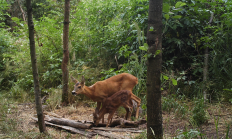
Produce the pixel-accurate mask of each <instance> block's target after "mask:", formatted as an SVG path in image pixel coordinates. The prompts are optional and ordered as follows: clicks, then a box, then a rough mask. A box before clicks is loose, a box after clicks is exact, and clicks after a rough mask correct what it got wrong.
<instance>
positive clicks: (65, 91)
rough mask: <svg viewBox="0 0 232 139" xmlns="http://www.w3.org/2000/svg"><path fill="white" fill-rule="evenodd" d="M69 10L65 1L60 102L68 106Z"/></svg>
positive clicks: (67, 2) (68, 2)
mask: <svg viewBox="0 0 232 139" xmlns="http://www.w3.org/2000/svg"><path fill="white" fill-rule="evenodd" d="M69 9H70V0H65V13H64V30H63V61H62V67H61V68H62V73H63V77H62V79H63V93H62V102H63V104H64V105H66V104H68V77H69V75H68V61H69V48H68V41H69V38H68V36H69V12H70V11H69Z"/></svg>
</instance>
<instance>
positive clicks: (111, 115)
mask: <svg viewBox="0 0 232 139" xmlns="http://www.w3.org/2000/svg"><path fill="white" fill-rule="evenodd" d="M115 111H116V110H114V111H112V112H111V113H110V114H109V116H108V121H107V124H106V127H108V126H109V124H110V123H111V122H112V118H113V116H114V113H115Z"/></svg>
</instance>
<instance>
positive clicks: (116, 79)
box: [71, 73, 141, 123]
mask: <svg viewBox="0 0 232 139" xmlns="http://www.w3.org/2000/svg"><path fill="white" fill-rule="evenodd" d="M71 78H72V80H73V81H74V82H75V83H76V84H75V85H74V90H73V91H72V94H73V95H78V94H84V95H86V96H87V97H89V98H90V99H92V100H93V101H95V102H97V108H96V109H95V113H96V114H97V113H98V112H99V109H100V106H101V104H102V102H103V100H104V99H106V98H108V97H110V96H112V95H113V94H115V93H116V92H118V91H120V90H128V91H130V92H132V90H133V88H134V86H135V85H136V84H137V83H138V78H136V77H135V76H133V75H131V74H129V73H121V74H118V75H115V76H113V77H110V78H108V79H106V80H103V81H98V82H96V83H95V84H93V85H92V86H89V87H88V86H85V79H84V76H82V80H81V82H78V81H77V80H76V79H75V78H73V77H71ZM131 99H133V100H135V101H136V102H137V104H138V105H137V110H136V115H135V118H138V114H139V107H140V103H141V99H140V98H139V97H137V96H135V95H134V94H133V93H132V95H131ZM130 104H132V100H130ZM125 109H126V116H125V118H126V119H130V117H131V111H130V110H129V109H128V108H127V107H125ZM102 122H103V123H104V118H103V119H102Z"/></svg>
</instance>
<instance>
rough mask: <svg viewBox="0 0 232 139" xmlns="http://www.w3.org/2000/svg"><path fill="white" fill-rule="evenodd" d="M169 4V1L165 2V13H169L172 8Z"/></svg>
mask: <svg viewBox="0 0 232 139" xmlns="http://www.w3.org/2000/svg"><path fill="white" fill-rule="evenodd" d="M169 7H170V6H169V4H168V3H164V4H163V12H164V13H168V12H169V11H170V8H169Z"/></svg>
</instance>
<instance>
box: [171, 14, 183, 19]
mask: <svg viewBox="0 0 232 139" xmlns="http://www.w3.org/2000/svg"><path fill="white" fill-rule="evenodd" d="M181 17H182V16H181V15H175V16H173V17H172V18H175V19H180V18H181Z"/></svg>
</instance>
